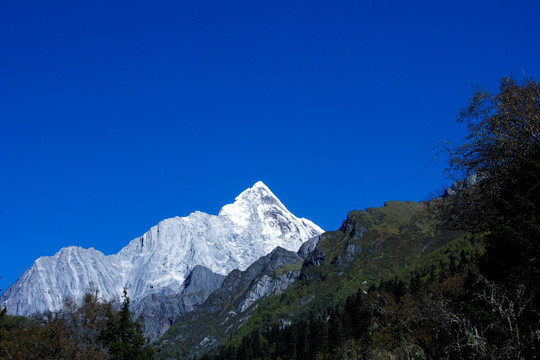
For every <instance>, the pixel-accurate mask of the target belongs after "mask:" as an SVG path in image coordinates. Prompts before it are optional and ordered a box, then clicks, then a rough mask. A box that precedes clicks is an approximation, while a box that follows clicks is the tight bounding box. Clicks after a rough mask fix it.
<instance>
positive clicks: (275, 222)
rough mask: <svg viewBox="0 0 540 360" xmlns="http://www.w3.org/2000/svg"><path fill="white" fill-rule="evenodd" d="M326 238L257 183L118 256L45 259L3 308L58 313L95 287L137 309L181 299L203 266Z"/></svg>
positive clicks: (230, 263)
mask: <svg viewBox="0 0 540 360" xmlns="http://www.w3.org/2000/svg"><path fill="white" fill-rule="evenodd" d="M321 233H322V229H321V228H319V227H318V226H317V225H315V224H313V223H312V222H311V221H309V220H306V219H303V218H297V217H296V216H294V215H293V214H292V213H290V212H289V211H288V210H287V208H286V207H285V206H284V205H283V204H282V203H281V202H280V201H279V199H278V198H277V197H276V196H275V195H274V194H273V193H272V192H271V191H270V189H268V187H266V185H264V184H263V183H262V182H258V183H256V184H255V185H254V186H253V187H252V188H249V189H247V190H245V191H244V192H242V193H241V194H240V195H239V196H238V197H237V198H236V199H235V202H234V203H232V204H229V205H225V206H224V207H223V208H222V209H221V211H220V212H219V214H218V215H209V214H206V213H202V212H194V213H192V214H190V215H189V216H186V217H175V218H170V219H166V220H163V221H161V222H160V223H159V224H157V225H156V226H154V227H152V228H151V229H150V230H149V231H148V232H146V233H145V234H144V235H143V236H141V237H139V238H136V239H134V240H132V241H131V242H130V243H129V244H128V245H127V246H126V247H124V248H123V249H122V250H121V251H120V252H119V253H118V254H114V255H110V256H105V255H104V254H103V253H101V252H99V251H97V250H95V249H93V248H91V249H82V248H79V247H68V248H64V249H61V250H60V251H59V252H58V253H57V254H55V255H54V256H52V257H41V258H39V259H38V260H36V261H35V263H34V264H33V265H32V267H31V268H30V269H28V270H27V271H26V272H25V273H24V274H23V275H22V276H21V277H20V278H19V279H18V280H17V281H16V282H15V283H14V284H13V285H12V286H11V287H10V288H8V289H7V290H6V291H5V292H4V294H3V295H2V296H1V297H0V303H1V304H5V305H6V306H7V309H8V313H9V314H17V315H30V314H32V313H35V312H41V311H46V310H51V311H54V310H58V309H59V308H60V307H61V306H62V302H63V299H64V298H65V297H66V296H71V297H74V298H78V297H80V296H81V295H82V294H83V293H84V291H85V290H86V289H87V288H88V286H89V284H90V283H94V284H95V286H96V287H97V288H98V290H99V292H100V294H101V296H103V297H104V298H105V299H113V298H120V296H121V294H122V289H123V288H124V287H126V288H127V289H128V295H129V296H130V298H131V299H132V301H133V304H134V305H135V304H137V302H139V301H142V299H145V298H146V297H147V296H149V295H152V294H159V295H162V296H172V297H174V296H175V295H177V294H179V293H180V292H181V290H182V289H183V287H182V284H183V283H184V281H185V280H186V278H187V276H188V275H189V274H190V272H191V271H192V270H193V269H194V268H195V266H196V265H202V266H204V267H206V268H207V269H209V270H210V271H212V272H213V273H215V274H220V275H226V274H228V273H229V272H230V271H232V270H233V269H240V270H245V269H246V268H247V267H248V266H249V265H250V264H251V263H253V262H254V261H255V260H257V259H258V258H260V257H261V256H264V255H266V254H268V253H270V252H271V251H272V250H273V249H274V248H276V247H277V246H281V247H283V248H285V249H288V250H292V251H296V250H298V248H299V247H300V245H302V243H303V242H305V241H306V240H308V239H310V238H312V237H314V236H316V235H319V234H321ZM149 301H150V300H149Z"/></svg>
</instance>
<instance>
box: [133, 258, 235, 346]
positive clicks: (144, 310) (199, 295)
mask: <svg viewBox="0 0 540 360" xmlns="http://www.w3.org/2000/svg"><path fill="white" fill-rule="evenodd" d="M224 279H225V276H224V275H219V274H215V273H213V272H212V271H211V270H210V269H208V268H205V267H204V266H201V265H196V266H195V267H194V268H193V270H192V271H191V273H190V274H189V275H188V277H187V278H186V280H185V281H184V284H182V290H181V291H179V292H178V293H175V294H171V295H161V294H150V295H148V296H146V297H144V298H143V299H141V300H140V301H138V302H137V303H135V305H134V306H133V312H134V313H135V315H136V316H139V315H140V316H142V321H143V324H144V327H145V332H146V335H147V336H149V337H150V339H151V340H152V341H154V340H156V339H157V338H159V337H160V336H161V335H163V333H164V332H165V331H167V330H168V329H169V328H170V327H171V325H172V324H173V323H174V322H175V321H176V319H178V317H180V315H182V314H185V313H188V312H190V311H192V310H193V309H195V308H196V307H198V306H200V305H201V304H202V303H203V302H204V301H205V300H206V298H208V296H209V295H210V294H211V293H212V292H213V291H214V290H216V289H218V288H219V287H220V286H221V284H222V283H223V280H224Z"/></svg>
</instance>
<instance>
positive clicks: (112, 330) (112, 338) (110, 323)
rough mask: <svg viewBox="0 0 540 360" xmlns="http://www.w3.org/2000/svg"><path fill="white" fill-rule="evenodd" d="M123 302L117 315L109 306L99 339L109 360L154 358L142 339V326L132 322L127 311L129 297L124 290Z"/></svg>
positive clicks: (151, 350)
mask: <svg viewBox="0 0 540 360" xmlns="http://www.w3.org/2000/svg"><path fill="white" fill-rule="evenodd" d="M123 300H124V302H123V303H122V307H121V308H120V311H119V312H118V313H115V312H114V311H113V309H112V306H111V305H110V304H109V306H108V309H107V315H106V317H107V322H106V324H105V329H104V330H103V332H102V333H101V338H102V339H103V341H104V342H105V344H106V345H107V348H108V352H109V356H110V358H111V360H150V359H153V358H154V349H153V348H152V347H151V346H150V345H149V344H148V339H147V338H145V337H144V331H143V326H142V324H141V323H140V321H139V320H133V319H132V316H131V312H130V310H129V305H130V301H129V297H128V296H127V290H126V289H124V295H123Z"/></svg>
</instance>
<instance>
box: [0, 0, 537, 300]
mask: <svg viewBox="0 0 540 360" xmlns="http://www.w3.org/2000/svg"><path fill="white" fill-rule="evenodd" d="M539 16H540V2H538V1H536V0H534V1H532V0H531V1H513V2H512V3H510V2H508V1H489V2H487V1H483V2H477V1H452V2H437V1H425V2H414V1H413V2H402V1H386V2H375V1H369V2H367V1H332V2H330V1H245V2H244V1H156V2H148V1H125V2H124V1H113V2H110V1H92V2H90V1H86V2H83V1H69V2H68V1H30V0H25V1H15V0H8V1H4V2H3V3H2V6H1V8H0V99H1V100H0V134H1V135H2V141H1V142H0V171H1V176H0V197H1V201H0V226H1V229H2V251H1V252H0V264H1V265H0V276H2V279H0V288H3V289H5V288H7V287H8V286H9V285H10V284H11V283H13V282H14V281H15V280H16V279H17V277H18V276H20V275H21V274H22V273H23V272H24V270H25V269H27V268H28V267H30V266H31V264H32V262H33V261H34V260H35V259H36V258H38V257H39V256H45V255H48V256H50V255H53V254H54V253H56V252H57V251H58V250H59V249H60V248H61V247H63V246H68V245H78V246H82V247H95V248H96V249H99V250H101V251H103V252H104V253H105V254H111V253H115V252H117V251H118V250H120V249H121V248H122V247H123V246H125V245H126V244H127V243H128V242H129V241H130V240H131V239H133V238H135V237H137V236H140V235H141V234H143V233H144V232H145V231H146V230H147V229H149V228H150V227H151V226H153V225H155V224H156V223H157V222H158V221H160V220H162V219H164V218H167V217H172V216H176V215H178V216H185V215H188V214H189V213H190V212H192V211H195V210H200V211H205V212H208V213H213V214H216V213H217V212H218V211H219V209H220V208H221V206H223V205H224V204H227V203H230V202H232V201H233V200H234V197H235V196H236V195H238V194H239V193H240V192H241V191H242V190H244V189H245V188H247V187H250V186H251V185H253V184H254V183H255V182H256V181H258V180H262V181H263V182H265V183H266V184H267V185H268V186H269V187H270V189H271V190H272V191H273V192H274V193H275V194H276V195H277V196H278V197H279V198H280V199H281V200H282V202H283V203H284V204H285V205H286V206H287V207H288V208H289V209H290V210H291V211H292V212H293V213H294V214H296V215H297V216H302V217H306V218H309V219H311V220H313V221H314V222H316V223H317V224H318V225H320V226H321V227H323V228H324V229H325V230H335V229H337V228H338V227H339V226H340V225H341V222H342V221H343V220H344V219H345V217H346V215H347V212H348V211H350V210H353V209H364V208H366V207H371V206H381V205H382V204H383V203H384V202H385V201H387V200H414V201H418V200H423V199H426V198H427V197H428V196H429V194H430V193H432V192H434V191H437V190H438V189H439V188H440V187H441V186H442V185H444V184H448V182H449V180H448V179H447V178H446V177H445V175H444V174H443V169H444V168H445V164H446V163H445V159H444V157H443V158H438V159H435V156H436V154H437V150H438V148H439V145H438V144H439V142H440V141H458V140H459V139H460V138H461V137H462V136H463V134H464V128H463V126H460V125H457V124H456V123H455V114H456V113H457V112H458V110H459V108H460V107H462V106H464V105H465V104H466V101H467V99H468V98H469V97H470V95H471V94H472V86H473V85H475V84H477V85H483V86H485V87H487V88H488V89H496V87H497V84H498V81H499V79H500V78H501V77H502V76H507V75H510V74H513V75H514V76H515V77H516V78H518V79H520V78H523V77H524V76H530V77H534V78H536V79H539V78H540V48H539V46H538V39H539V38H540V22H539V21H538V19H539Z"/></svg>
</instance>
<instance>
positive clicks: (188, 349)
mask: <svg viewBox="0 0 540 360" xmlns="http://www.w3.org/2000/svg"><path fill="white" fill-rule="evenodd" d="M301 263H302V259H301V258H300V257H299V256H298V255H297V254H296V253H294V252H291V251H287V250H285V249H283V248H280V247H277V248H276V249H275V250H274V251H272V252H271V253H270V254H268V255H266V256H263V257H262V258H260V259H259V260H257V261H255V262H254V263H253V264H252V265H251V266H250V267H248V268H247V269H246V270H245V271H240V270H233V271H232V272H231V273H230V274H229V275H228V276H227V277H226V278H225V280H224V281H223V284H222V285H221V287H220V288H219V289H217V290H216V291H214V292H213V293H212V294H211V295H210V296H209V297H208V299H207V300H206V301H205V302H204V303H203V304H202V305H201V306H200V307H198V308H197V309H195V310H193V311H192V312H190V313H188V314H185V315H183V316H182V317H180V318H179V320H178V321H177V322H176V323H175V324H174V325H173V326H172V327H171V328H170V329H169V330H168V331H167V333H166V334H165V335H164V336H163V337H162V338H161V339H160V340H159V342H158V343H157V344H156V346H157V350H158V353H159V354H160V355H159V356H160V358H167V357H169V356H171V355H173V356H175V357H176V356H182V357H185V356H187V357H192V356H194V355H200V354H202V353H204V352H205V351H207V350H209V349H212V348H214V347H215V346H217V345H218V344H220V343H222V342H223V341H224V340H225V339H227V338H228V336H230V335H231V334H232V333H233V332H234V331H235V330H236V329H238V327H240V326H242V324H243V323H244V322H245V321H246V320H247V319H248V318H249V316H250V315H251V313H252V312H253V311H254V310H255V309H256V308H257V304H258V302H259V301H260V300H261V299H264V298H267V297H269V296H271V295H276V294H280V293H282V292H283V291H284V290H285V289H287V288H288V287H289V286H290V285H291V284H292V283H294V281H296V279H297V278H298V275H299V274H300V267H301Z"/></svg>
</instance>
